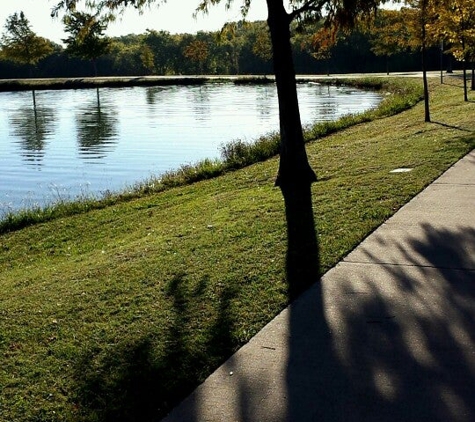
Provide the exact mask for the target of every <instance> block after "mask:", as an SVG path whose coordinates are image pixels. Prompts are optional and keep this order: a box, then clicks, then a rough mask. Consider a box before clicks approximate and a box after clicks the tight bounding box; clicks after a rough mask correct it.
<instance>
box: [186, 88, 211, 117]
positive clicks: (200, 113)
mask: <svg viewBox="0 0 475 422" xmlns="http://www.w3.org/2000/svg"><path fill="white" fill-rule="evenodd" d="M187 97H189V98H190V102H191V104H192V105H193V111H194V115H195V118H196V120H199V121H203V120H208V119H209V115H210V112H211V109H210V98H211V93H210V88H209V87H205V86H201V85H200V86H194V87H190V90H189V91H188V95H187Z"/></svg>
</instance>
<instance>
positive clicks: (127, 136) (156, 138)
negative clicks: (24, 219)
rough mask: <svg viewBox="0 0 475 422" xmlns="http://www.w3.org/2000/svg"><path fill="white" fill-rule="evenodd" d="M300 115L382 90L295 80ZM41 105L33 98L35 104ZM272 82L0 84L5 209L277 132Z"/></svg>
mask: <svg viewBox="0 0 475 422" xmlns="http://www.w3.org/2000/svg"><path fill="white" fill-rule="evenodd" d="M298 95H299V102H300V109H301V117H302V123H303V124H309V123H311V122H316V121H325V120H335V119H338V118H339V117H341V116H343V115H345V114H349V113H358V112H361V111H364V110H367V109H369V108H372V107H375V106H377V105H378V104H379V102H380V101H381V96H380V95H379V94H378V93H375V92H364V91H361V90H357V89H353V88H348V87H328V86H321V85H318V84H316V83H305V84H299V85H298ZM34 104H35V105H34ZM278 127H279V123H278V104H277V91H276V88H275V85H273V84H265V85H235V84H232V83H209V84H204V85H196V86H157V87H133V88H100V89H99V90H96V89H78V90H58V91H53V90H51V91H37V92H36V93H35V96H34V97H33V95H32V92H3V93H0V151H1V154H0V160H1V161H0V217H1V216H2V214H5V213H7V212H10V211H15V210H19V209H22V208H29V207H33V206H43V205H46V204H51V203H54V202H55V201H58V200H73V199H74V198H76V197H77V196H84V195H95V196H100V195H101V194H104V193H105V192H114V191H120V190H124V189H126V187H127V186H132V185H133V184H134V183H136V182H140V181H142V180H145V179H147V178H149V177H151V176H160V174H163V173H164V172H165V171H167V170H172V169H176V168H178V167H179V166H180V165H182V164H192V163H194V162H196V161H198V160H200V159H204V158H218V157H220V146H221V145H223V144H225V143H227V142H230V141H232V140H235V139H241V140H243V141H247V142H252V141H253V140H254V139H257V138H258V137H259V136H260V135H264V134H266V133H268V132H271V131H277V130H278Z"/></svg>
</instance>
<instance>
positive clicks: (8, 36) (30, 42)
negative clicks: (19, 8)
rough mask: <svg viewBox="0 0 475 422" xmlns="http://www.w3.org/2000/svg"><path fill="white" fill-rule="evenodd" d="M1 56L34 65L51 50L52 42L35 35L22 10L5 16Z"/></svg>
mask: <svg viewBox="0 0 475 422" xmlns="http://www.w3.org/2000/svg"><path fill="white" fill-rule="evenodd" d="M0 46H1V53H0V54H1V57H3V58H4V59H7V60H10V61H13V62H16V63H20V64H27V65H31V66H34V65H36V64H37V63H38V62H39V61H40V60H41V59H42V58H44V57H46V56H47V55H49V54H51V53H52V51H53V45H52V43H51V42H50V41H49V40H47V39H46V38H42V37H39V36H37V35H36V34H35V33H34V32H33V31H32V29H31V26H30V22H29V21H28V19H27V18H26V16H25V14H24V13H23V12H20V13H14V14H13V15H11V16H9V17H8V18H7V21H6V23H5V32H4V34H3V35H2V37H1V39H0Z"/></svg>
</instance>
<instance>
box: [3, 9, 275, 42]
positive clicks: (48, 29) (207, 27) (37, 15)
mask: <svg viewBox="0 0 475 422" xmlns="http://www.w3.org/2000/svg"><path fill="white" fill-rule="evenodd" d="M56 3H57V0H0V4H1V5H0V26H1V29H0V33H3V32H4V26H5V21H6V19H7V18H8V16H10V15H12V14H13V13H15V12H21V11H23V12H24V13H25V16H26V18H27V19H28V20H29V21H30V24H31V28H32V30H33V31H34V32H35V33H36V34H37V35H39V36H41V37H45V38H48V39H50V40H51V41H54V42H56V43H59V44H61V39H62V38H66V35H65V34H64V32H63V24H62V23H61V20H60V19H52V18H51V16H50V12H51V8H52V7H53V6H54V5H55V4H56ZM198 3H199V0H168V2H167V3H166V4H164V5H160V7H157V6H156V5H155V6H152V7H151V9H146V10H145V12H144V13H143V14H142V15H140V14H139V13H138V12H137V11H136V10H135V9H133V8H129V9H128V10H127V12H126V13H125V14H124V15H123V16H122V18H119V19H118V20H117V21H116V22H115V23H113V24H111V25H110V27H109V29H108V31H107V35H109V36H113V37H115V36H120V35H127V34H141V33H143V32H145V31H146V30H147V29H155V30H157V31H159V30H165V31H169V32H170V33H172V34H173V33H196V32H197V31H201V30H202V31H216V30H219V29H221V28H222V26H223V25H224V24H225V23H226V22H229V21H236V20H239V19H240V16H241V15H240V11H239V5H240V4H241V1H240V0H235V3H236V7H235V8H234V9H233V10H230V11H226V10H225V7H224V1H223V2H222V3H223V4H220V5H217V6H213V7H211V8H210V13H209V14H208V15H203V14H200V15H198V17H197V18H196V19H194V18H193V12H194V11H195V9H196V7H197V5H198ZM157 4H158V2H157ZM265 19H267V9H266V1H265V0H253V2H252V6H251V9H250V13H249V16H248V20H250V21H254V20H265Z"/></svg>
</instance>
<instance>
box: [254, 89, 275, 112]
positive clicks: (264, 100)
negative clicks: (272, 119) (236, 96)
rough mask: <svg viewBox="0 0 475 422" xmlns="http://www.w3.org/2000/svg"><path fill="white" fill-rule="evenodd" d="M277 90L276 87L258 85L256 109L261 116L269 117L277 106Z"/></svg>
mask: <svg viewBox="0 0 475 422" xmlns="http://www.w3.org/2000/svg"><path fill="white" fill-rule="evenodd" d="M276 96H277V90H276V88H275V85H257V86H256V109H257V112H258V113H259V115H261V116H269V115H270V114H271V112H272V109H273V105H274V104H275V101H274V99H275V97H276Z"/></svg>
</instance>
